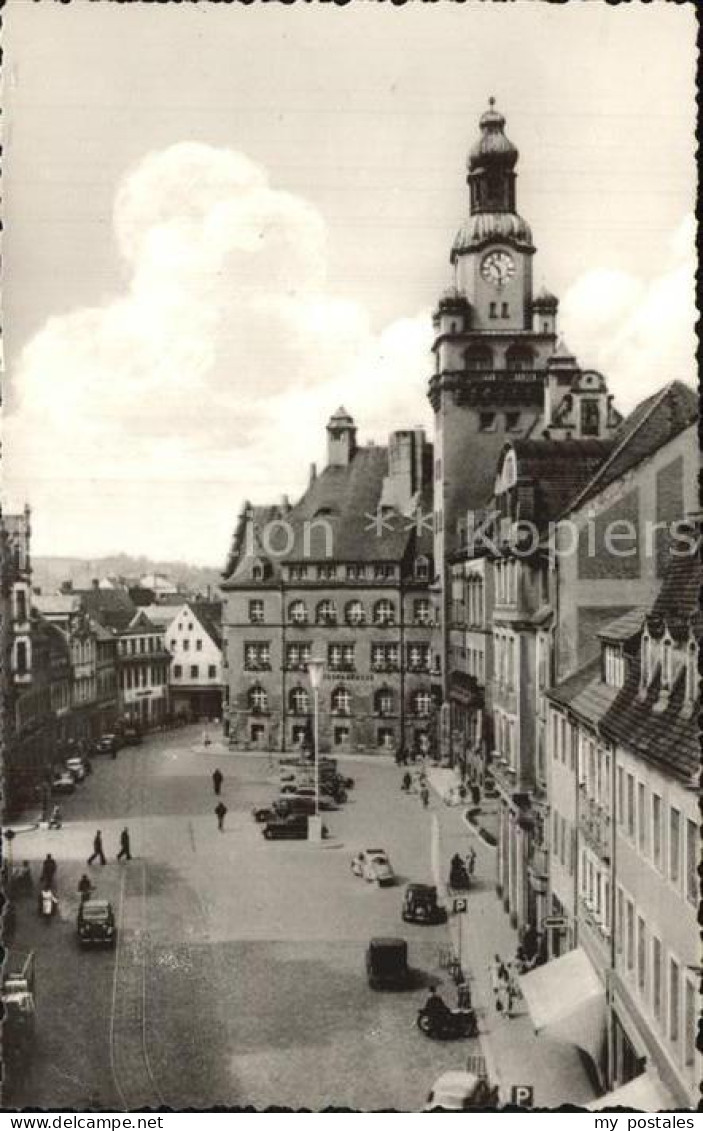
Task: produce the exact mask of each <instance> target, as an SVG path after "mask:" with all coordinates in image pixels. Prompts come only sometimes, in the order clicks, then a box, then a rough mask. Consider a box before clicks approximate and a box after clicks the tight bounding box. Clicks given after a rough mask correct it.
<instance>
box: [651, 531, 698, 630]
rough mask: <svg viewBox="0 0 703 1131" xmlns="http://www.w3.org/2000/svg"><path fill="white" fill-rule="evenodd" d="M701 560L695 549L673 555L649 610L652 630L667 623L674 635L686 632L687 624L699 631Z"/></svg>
mask: <svg viewBox="0 0 703 1131" xmlns="http://www.w3.org/2000/svg"><path fill="white" fill-rule="evenodd" d="M702 581H703V576H702V573H701V562H700V558H699V557H698V554H697V553H694V552H689V553H682V554H677V555H673V554H672V556H671V558H670V563H669V565H668V567H667V571H666V576H665V577H664V581H663V582H662V587H661V589H660V590H659V593H658V595H657V598H656V600H655V602H654V604H653V606H652V610H651V612H650V613H649V615H648V617H647V623H648V625H649V627H650V629H654V630H655V631H656V630H657V629H658V628H659V627H662V628H663V626H664V624H666V625H667V627H668V628H669V630H670V631H671V632H672V633H673V634H674V635H677V636H680V637H681V636H688V631H689V626H691V627H693V629H694V631H696V632H700V630H701V627H703V618H702V617H701V606H700V596H701V584H702Z"/></svg>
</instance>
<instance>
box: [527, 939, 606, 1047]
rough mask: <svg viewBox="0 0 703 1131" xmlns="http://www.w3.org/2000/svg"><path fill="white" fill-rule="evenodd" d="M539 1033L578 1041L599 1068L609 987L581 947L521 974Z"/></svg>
mask: <svg viewBox="0 0 703 1131" xmlns="http://www.w3.org/2000/svg"><path fill="white" fill-rule="evenodd" d="M520 987H521V989H522V992H523V995H524V998H525V1003H526V1005H527V1008H528V1010H529V1012H530V1017H531V1018H532V1024H533V1026H534V1029H535V1033H542V1032H544V1033H546V1034H547V1035H548V1036H550V1037H553V1038H556V1039H557V1040H562V1041H565V1042H567V1044H571V1045H576V1047H577V1048H580V1049H583V1051H584V1052H586V1053H588V1055H589V1056H590V1058H591V1060H592V1061H593V1063H594V1065H595V1066H596V1067H597V1068H599V1067H600V1064H601V1060H602V1055H603V1050H604V1043H605V1019H606V1010H605V988H604V986H603V983H602V982H601V980H600V978H599V977H598V975H597V974H596V972H595V970H594V969H593V966H592V964H591V961H590V959H589V957H588V955H587V954H586V952H585V951H584V950H582V949H581V948H580V947H577V948H576V949H575V950H570V951H569V952H568V954H564V955H562V956H561V958H555V959H553V960H552V961H551V962H547V963H545V965H544V966H538V967H537V969H536V970H532V971H531V972H530V973H529V974H523V976H522V977H521V978H520Z"/></svg>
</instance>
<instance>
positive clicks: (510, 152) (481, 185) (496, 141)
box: [466, 98, 519, 214]
mask: <svg viewBox="0 0 703 1131" xmlns="http://www.w3.org/2000/svg"><path fill="white" fill-rule="evenodd" d="M488 102H489V107H490V109H489V110H487V111H486V113H485V114H483V115H482V116H481V119H480V121H479V127H480V129H481V136H480V138H479V139H478V141H477V142H476V144H475V145H474V146H473V148H472V149H471V152H470V153H469V160H468V163H467V164H468V176H467V178H466V179H467V181H468V184H469V188H470V189H471V212H472V214H475V213H476V212H514V211H515V177H516V174H515V172H514V170H515V166H516V164H517V159H518V157H519V153H518V151H517V149H516V148H515V146H514V145H513V143H512V141H510V140H509V139H508V138H507V137H506V136H505V133H504V127H505V118H504V117H503V115H502V114H500V113H499V112H498V111H497V110H496V109H494V107H495V99H494V98H490V99H489V100H488Z"/></svg>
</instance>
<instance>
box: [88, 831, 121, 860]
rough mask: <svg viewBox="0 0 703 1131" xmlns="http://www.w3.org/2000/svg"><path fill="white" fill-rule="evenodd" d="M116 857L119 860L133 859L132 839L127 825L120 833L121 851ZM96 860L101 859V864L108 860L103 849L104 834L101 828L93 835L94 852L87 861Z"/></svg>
mask: <svg viewBox="0 0 703 1131" xmlns="http://www.w3.org/2000/svg"><path fill="white" fill-rule="evenodd" d="M115 859H117V860H131V859H132V850H131V846H130V840H129V829H127V828H126V827H125V828H124V829H123V830H122V832H121V833H120V851H119V852H118V853H117V856H116V858H115ZM94 860H99V861H100V863H101V864H107V860H106V859H105V852H104V850H103V834H102V833H101V831H100V829H98V831H97V832H96V834H95V836H94V837H93V851H92V854H91V855H90V856H89V857H88V859H87V861H86V863H87V864H92V863H93V861H94Z"/></svg>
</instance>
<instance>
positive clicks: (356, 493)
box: [223, 445, 432, 589]
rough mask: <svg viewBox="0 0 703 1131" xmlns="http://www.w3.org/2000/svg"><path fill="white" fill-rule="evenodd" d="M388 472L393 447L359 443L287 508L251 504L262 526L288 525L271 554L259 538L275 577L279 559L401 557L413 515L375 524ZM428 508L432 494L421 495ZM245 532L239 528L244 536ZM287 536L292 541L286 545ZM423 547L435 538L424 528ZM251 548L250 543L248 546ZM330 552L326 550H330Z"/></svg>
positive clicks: (428, 548) (241, 565) (242, 563)
mask: <svg viewBox="0 0 703 1131" xmlns="http://www.w3.org/2000/svg"><path fill="white" fill-rule="evenodd" d="M387 475H388V449H387V448H385V447H381V446H375V445H373V446H368V447H360V448H358V449H357V450H356V452H355V453H354V456H353V458H352V459H351V461H350V462H349V464H347V465H346V466H335V465H331V466H328V467H326V468H325V469H324V471H322V472H321V473H320V475H319V476H317V478H315V479H313V480H312V482H311V483H310V484H309V486H308V488H307V490H306V491H305V493H304V495H303V496H302V498H301V499H300V500H299V502H298V503H296V504H295V506H293V507H291V508H290V509H288V510H287V511H282V510H281V508H280V507H269V508H251V510H252V512H253V521H254V523H255V525H256V527H257V528H258V530H259V531H261V530H263V528H264V527H265V526H266V524H267V523H271V522H274V521H275V520H281V519H282V520H284V521H285V524H286V527H287V530H286V531H285V532H284V531H283V530H278V531H277V530H276V528H275V526H272V527H271V533H270V549H271V550H272V551H275V553H274V552H271V553H270V554H269V555H267V554H266V539H263V540H260V541H259V547H260V555H261V557H262V558H266V559H267V560H268V562H269V564H270V566H271V569H272V571H273V574H274V576H275V575H276V574H277V572H278V565H279V563H280V562H307V561H318V562H322V561H326V560H329V561H349V562H365V561H367V562H370V561H378V562H382V561H389V562H391V561H394V562H398V561H401V560H402V559H403V558H404V556H405V554H406V551H407V549H408V546H409V544H410V541H411V539H413V538H414V537H415V535H414V533H413V532H412V531H411V530H410V529H409V526H410V520H409V519H408V518H406V517H404V516H403V515H399V514H397V513H395V512H391V511H389V512H388V513H387V514H384V515H383V522H382V524H381V523H380V522H379V525H378V527H376V525H375V524H374V517H375V516H376V515H377V513H378V507H379V502H380V499H381V494H382V490H383V481H384V479H385V477H386V476H387ZM421 506H422V509H423V512H424V513H426V514H429V515H431V514H432V502H431V493H430V491H429V490H428V491H426V492H425V493H424V496H423V498H422V500H421ZM242 537H245V535H244V534H243V532H241V531H240V532H239V538H240V539H241V538H242ZM286 540H287V545H286ZM417 541H418V551H419V552H421V553H425V554H427V555H428V556H429V555H431V553H432V537H431V533H430V532H429V531H424V530H423V532H422V535H421V537H420V538H419V539H418V540H417ZM245 549H249V547H245ZM328 549H329V550H331V553H329V554H328V553H327V550H328ZM253 556H255V555H251V554H250V555H249V562H247V561H246V560H245V557H244V555H242V557H241V558H240V559H239V562H238V565H237V566H236V567H235V570H234V573H233V574H232V575H231V577H230V578H229V580H228V581H226V582H225V584H224V586H223V588H225V589H227V588H228V587H229V585H230V584H231V583H232V582H233V581H235V582H236V580H237V579H238V578H239V577H243V576H244V572H245V571H246V570H248V568H249V565H250V564H251V559H252V557H253Z"/></svg>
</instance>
